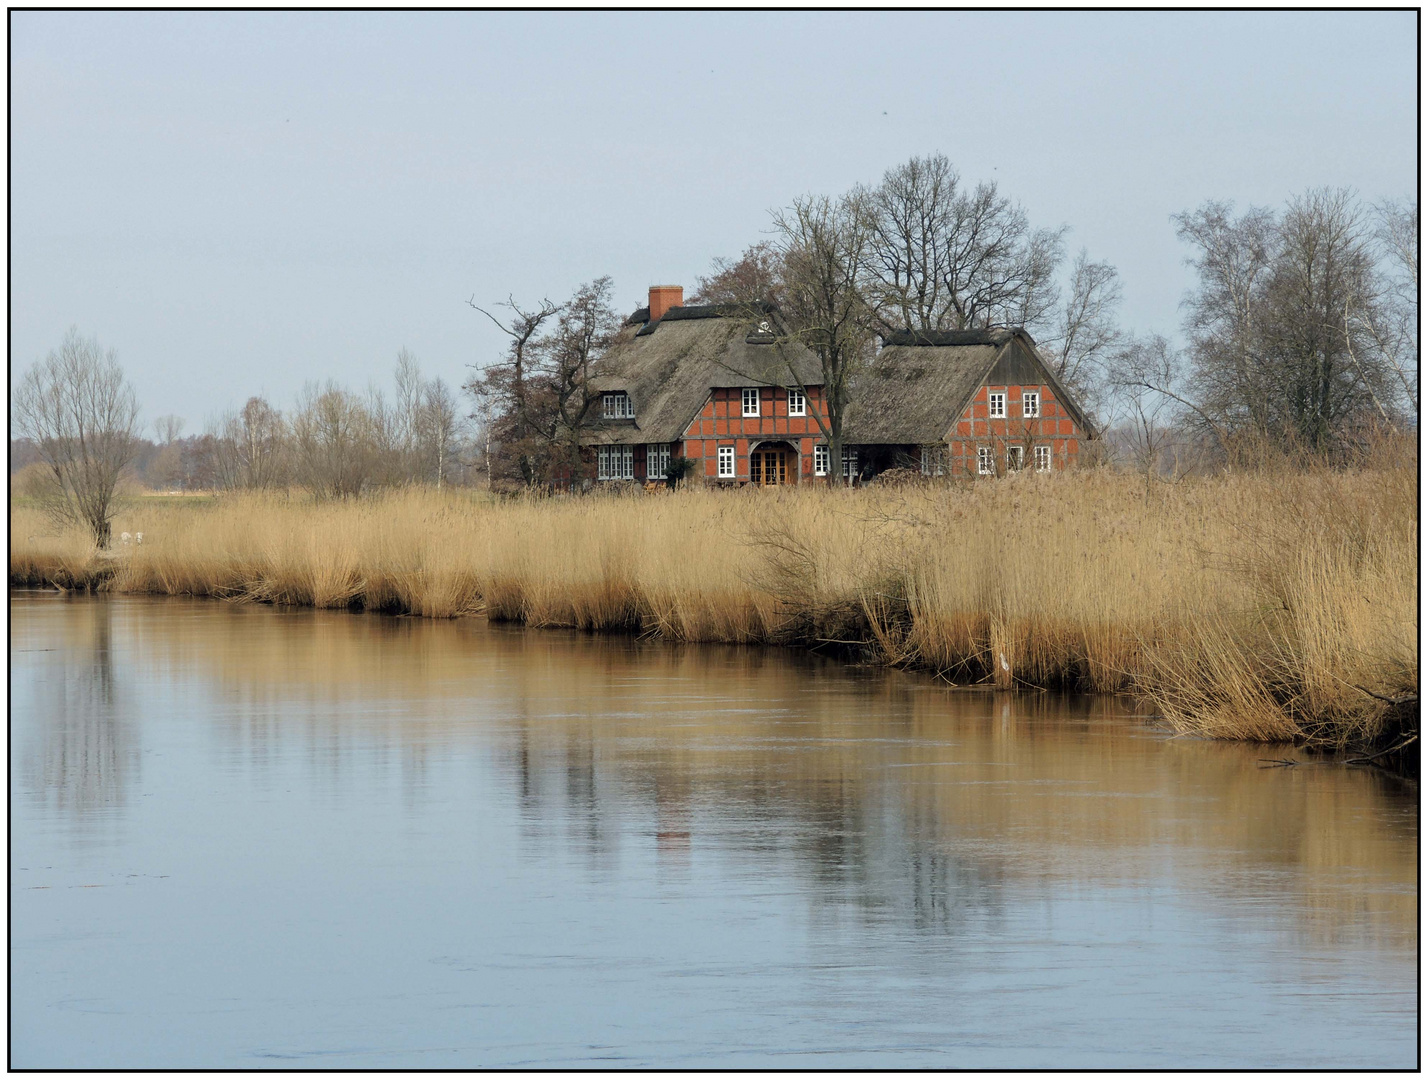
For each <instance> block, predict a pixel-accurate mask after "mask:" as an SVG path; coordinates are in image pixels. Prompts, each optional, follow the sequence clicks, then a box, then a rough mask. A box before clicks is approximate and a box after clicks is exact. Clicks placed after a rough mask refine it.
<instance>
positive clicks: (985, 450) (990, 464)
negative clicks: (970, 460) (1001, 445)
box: [977, 446, 997, 476]
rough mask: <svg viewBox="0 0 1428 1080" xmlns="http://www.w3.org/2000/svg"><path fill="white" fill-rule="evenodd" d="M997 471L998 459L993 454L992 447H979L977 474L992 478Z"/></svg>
mask: <svg viewBox="0 0 1428 1080" xmlns="http://www.w3.org/2000/svg"><path fill="white" fill-rule="evenodd" d="M996 471H997V459H996V457H995V456H994V455H993V453H992V448H991V447H990V446H979V447H977V472H978V474H980V475H982V476H991V475H992V474H993V473H995V472H996Z"/></svg>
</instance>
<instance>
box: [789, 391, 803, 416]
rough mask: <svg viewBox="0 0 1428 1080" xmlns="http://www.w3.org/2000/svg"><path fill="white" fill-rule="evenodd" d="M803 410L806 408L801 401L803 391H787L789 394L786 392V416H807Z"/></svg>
mask: <svg viewBox="0 0 1428 1080" xmlns="http://www.w3.org/2000/svg"><path fill="white" fill-rule="evenodd" d="M805 408H806V406H805V405H804V401H803V391H802V390H792V389H791V390H789V392H788V415H789V416H805V415H807V414H806V413H805V412H804V409H805Z"/></svg>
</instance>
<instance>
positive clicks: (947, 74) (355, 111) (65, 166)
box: [10, 12, 1418, 431]
mask: <svg viewBox="0 0 1428 1080" xmlns="http://www.w3.org/2000/svg"><path fill="white" fill-rule="evenodd" d="M10 20H11V21H10V28H11V39H10V41H11V69H10V74H11V121H12V126H11V159H10V161H11V190H10V194H11V212H12V218H11V226H12V232H11V263H10V268H11V277H10V290H11V341H10V346H11V361H12V368H11V371H12V376H11V377H12V379H13V378H15V377H16V376H17V374H18V372H19V371H20V370H22V369H23V368H24V367H25V366H27V365H28V364H29V363H30V362H31V361H33V360H34V359H35V358H37V357H39V356H41V355H43V354H44V352H45V351H46V350H47V349H49V348H51V347H52V346H53V345H55V344H56V343H58V341H59V340H60V338H61V337H62V335H63V334H64V331H65V329H66V327H68V326H69V325H70V324H72V323H73V324H77V325H78V326H79V327H80V329H81V330H82V331H84V332H85V333H87V334H96V335H98V336H99V338H100V340H101V341H102V342H103V343H104V344H106V345H112V346H113V347H115V348H116V349H117V350H118V352H119V356H120V360H121V362H122V363H123V364H124V366H125V368H126V370H127V371H128V373H129V375H130V377H131V379H132V381H133V382H134V384H135V386H136V388H137V390H138V392H139V395H140V398H141V400H142V401H143V403H144V406H145V413H146V416H147V417H148V418H149V419H152V418H154V417H156V416H159V415H161V414H163V413H170V412H172V413H177V414H179V415H181V416H183V417H185V418H187V420H188V429H189V431H193V430H196V429H198V428H200V427H201V426H202V423H203V419H204V417H205V415H207V414H211V413H214V412H216V411H218V410H220V409H222V408H225V407H228V406H230V405H240V404H241V403H242V401H243V400H244V399H245V398H246V397H247V396H248V395H249V394H252V393H256V392H259V391H265V392H266V393H268V394H269V395H270V397H271V398H272V399H273V401H274V403H275V404H277V405H279V406H280V407H286V406H287V405H288V404H289V403H290V402H291V400H292V398H293V395H294V394H295V393H296V391H297V390H298V389H299V387H300V386H301V385H302V383H303V381H304V380H306V379H325V378H328V377H332V378H336V379H339V380H341V381H343V382H345V383H347V384H349V385H351V386H353V387H354V388H358V389H360V388H364V387H365V386H366V385H367V383H368V382H369V381H374V380H375V381H377V382H379V383H381V384H383V385H385V384H387V383H388V382H389V379H390V372H391V369H392V366H393V364H394V359H395V356H396V353H397V350H398V349H399V348H401V347H403V346H406V347H408V348H410V349H412V350H413V351H414V352H415V353H416V354H417V356H418V357H419V358H420V359H421V361H422V362H423V365H424V367H425V369H426V371H427V372H428V373H429V374H440V375H442V376H444V377H445V378H447V379H448V380H449V381H451V382H453V383H459V382H461V381H462V380H463V379H464V378H465V377H466V375H467V374H468V368H467V367H466V365H468V364H471V363H478V362H483V361H488V360H490V359H492V358H493V357H495V356H496V355H497V354H498V353H499V351H500V349H501V347H502V339H501V338H500V336H499V334H498V333H497V332H496V331H495V330H494V329H493V328H491V327H490V326H489V325H488V324H486V323H485V320H484V319H483V318H482V317H481V316H479V315H477V314H476V313H475V312H473V311H472V310H471V309H470V308H468V307H467V306H466V305H465V301H466V298H467V297H469V296H471V295H473V294H474V295H475V296H476V298H477V301H478V302H484V303H488V304H489V303H492V302H495V301H498V300H500V299H502V298H504V297H505V296H506V294H507V293H509V292H514V293H515V294H516V296H517V297H518V298H524V299H527V300H533V299H535V298H537V297H539V296H540V295H542V294H546V295H549V296H551V297H552V298H554V299H557V300H559V299H563V298H564V297H565V296H567V295H568V294H569V293H570V292H571V291H572V290H573V289H574V287H575V286H576V285H577V284H578V283H580V282H582V281H586V280H589V279H591V278H594V277H598V276H599V275H601V274H609V275H611V276H613V278H614V279H615V283H616V295H617V297H618V299H619V305H620V307H621V308H622V309H623V308H630V309H633V308H634V307H636V306H637V305H638V304H639V303H641V302H643V298H644V295H645V291H646V289H647V286H649V285H650V284H654V283H663V282H671V283H681V284H684V285H686V286H691V285H692V284H693V281H694V278H695V276H696V275H698V274H701V273H704V272H706V271H707V269H708V265H709V262H710V260H711V259H712V258H713V257H714V256H716V255H735V254H737V253H738V252H739V251H740V250H741V249H742V248H744V247H745V246H746V245H747V244H749V243H750V242H752V241H754V240H757V239H759V238H760V237H761V235H762V233H763V231H764V230H766V229H767V227H768V211H769V209H770V208H773V207H777V206H781V205H785V204H786V203H787V202H788V200H789V199H790V198H792V197H793V196H795V195H797V194H800V193H803V192H810V191H814V192H827V193H830V194H833V193H837V192H840V191H843V190H845V189H846V188H848V187H850V186H851V185H853V184H855V183H857V182H860V181H869V182H871V181H876V180H877V179H878V178H879V177H880V176H881V174H882V172H883V171H884V170H885V169H886V168H888V167H890V166H892V165H895V164H897V163H899V162H901V161H903V160H905V159H906V158H907V157H909V156H910V155H912V154H925V153H930V152H933V151H938V150H940V151H943V152H944V153H946V154H947V155H948V156H949V157H950V158H951V159H952V160H953V162H954V163H955V164H956V165H957V166H958V167H959V168H960V170H961V172H962V174H963V176H964V178H965V179H968V180H978V179H983V178H990V179H995V180H997V181H998V182H999V184H1000V185H1001V187H1002V190H1003V191H1004V193H1005V194H1007V195H1010V196H1012V197H1013V198H1015V199H1017V200H1019V201H1020V202H1021V203H1023V205H1024V206H1025V207H1026V209H1027V210H1028V212H1029V214H1030V216H1031V218H1032V221H1033V223H1035V224H1039V225H1052V226H1055V225H1063V224H1064V225H1069V226H1070V227H1071V228H1072V233H1071V235H1070V238H1069V239H1070V246H1071V249H1072V250H1073V251H1074V250H1075V249H1076V248H1078V247H1079V246H1081V245H1085V246H1086V247H1087V248H1088V249H1089V251H1090V253H1091V255H1092V256H1093V257H1094V258H1100V259H1107V260H1109V261H1110V262H1112V263H1113V264H1114V265H1115V266H1116V267H1117V268H1118V269H1119V270H1120V272H1121V275H1122V278H1123V280H1124V286H1125V296H1126V302H1125V308H1124V319H1125V322H1126V323H1127V324H1128V325H1130V326H1132V327H1134V328H1136V329H1138V330H1142V331H1159V332H1163V333H1173V332H1175V331H1176V330H1177V329H1178V326H1179V321H1180V314H1179V302H1180V299H1181V296H1182V294H1183V292H1184V290H1185V288H1186V287H1187V286H1188V284H1189V282H1190V279H1189V275H1188V272H1187V270H1186V269H1185V267H1184V265H1183V259H1184V256H1185V251H1184V249H1183V248H1182V247H1181V246H1180V245H1179V244H1178V242H1177V241H1176V239H1175V236H1174V230H1173V227H1172V226H1171V224H1170V221H1169V216H1170V215H1171V214H1173V213H1175V212H1177V211H1180V210H1184V209H1187V208H1191V207H1194V206H1196V205H1198V204H1199V203H1201V202H1203V201H1204V200H1205V199H1207V198H1211V197H1218V198H1228V199H1233V200H1235V201H1236V202H1237V203H1239V204H1241V205H1243V204H1246V203H1249V202H1255V203H1265V204H1270V205H1280V204H1282V203H1283V201H1284V200H1285V199H1286V198H1288V197H1290V196H1291V195H1293V194H1295V193H1297V192H1300V191H1302V190H1304V189H1305V188H1307V187H1311V186H1318V185H1326V184H1327V185H1336V186H1337V185H1348V186H1352V187H1354V188H1356V189H1357V190H1358V191H1359V192H1360V193H1361V195H1362V196H1363V197H1364V198H1365V199H1366V200H1370V201H1373V200H1378V199H1381V198H1385V197H1401V196H1405V195H1409V194H1411V193H1413V192H1415V191H1416V184H1417V173H1416V169H1417V142H1416V140H1417V124H1418V119H1417V116H1418V114H1417V106H1418V99H1417V85H1416V49H1417V20H1416V17H1415V15H1414V14H1412V13H1387V14H1385V13H1284V14H1280V13H1259V14H1253V13H1252V14H1242V13H1190V14H1184V13H1164V14H1154V13H1152V14H1146V13H1131V14H1122V13H1092V14H1075V13H1070V14H1060V13H1006V14H1001V13H972V14H962V13H916V14H909V13H885V14H876V13H874V14H856V13H855V14H826V13H807V14H799V13H785V14H761V13H733V12H730V13H676V14H668V13H660V12H646V13H622V14H571V13H538V14H510V13H440V14H430V13H427V14H422V13H405V14H397V13H338V14H326V13H308V14H301V13H299V14H273V13H245V14H168V13H149V14H143V13H141V14H109V13H48V12H18V13H12V14H11V16H10Z"/></svg>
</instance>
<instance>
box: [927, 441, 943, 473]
mask: <svg viewBox="0 0 1428 1080" xmlns="http://www.w3.org/2000/svg"><path fill="white" fill-rule="evenodd" d="M942 463H943V450H942V447H940V446H924V447H923V448H922V475H923V476H941V475H942Z"/></svg>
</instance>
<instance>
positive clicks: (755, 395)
mask: <svg viewBox="0 0 1428 1080" xmlns="http://www.w3.org/2000/svg"><path fill="white" fill-rule="evenodd" d="M762 397H763V395H762V394H760V393H759V388H758V387H757V386H754V387H748V386H746V387H744V415H745V416H759V415H761V413H760V411H759V410H760V409H761V408H762V407H763V405H762Z"/></svg>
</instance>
